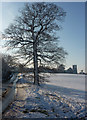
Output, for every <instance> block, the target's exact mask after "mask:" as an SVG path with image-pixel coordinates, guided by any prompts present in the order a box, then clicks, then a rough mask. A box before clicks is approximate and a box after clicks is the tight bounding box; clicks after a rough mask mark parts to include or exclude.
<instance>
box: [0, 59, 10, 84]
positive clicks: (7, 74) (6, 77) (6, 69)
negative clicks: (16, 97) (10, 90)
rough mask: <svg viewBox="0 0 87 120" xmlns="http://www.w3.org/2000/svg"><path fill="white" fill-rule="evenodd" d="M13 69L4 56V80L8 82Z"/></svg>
mask: <svg viewBox="0 0 87 120" xmlns="http://www.w3.org/2000/svg"><path fill="white" fill-rule="evenodd" d="M11 73H12V72H11V70H10V67H9V66H8V64H7V63H6V61H5V60H4V58H2V82H7V81H8V80H9V79H10V78H11Z"/></svg>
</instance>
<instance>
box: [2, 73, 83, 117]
mask: <svg viewBox="0 0 87 120" xmlns="http://www.w3.org/2000/svg"><path fill="white" fill-rule="evenodd" d="M83 78H84V77H80V76H76V75H75V76H73V77H72V75H71V77H70V75H69V77H68V75H66V77H65V81H66V82H64V75H63V76H62V75H56V74H55V75H54V74H52V75H51V76H50V77H49V81H50V82H48V83H47V84H44V85H41V86H35V85H32V84H28V83H26V82H25V81H24V80H23V79H22V85H21V86H20V84H19V88H18V90H17V95H16V99H15V101H14V102H13V103H12V104H11V105H10V107H9V109H8V110H7V111H6V112H5V113H4V114H3V116H4V117H5V118H83V117H84V116H85V91H84V79H83ZM61 80H62V81H61ZM69 80H70V81H69ZM79 80H80V82H79ZM75 81H76V83H77V84H78V85H79V86H80V87H82V88H80V87H78V86H77V85H76V86H75V83H74V82H75ZM20 82H21V80H20ZM23 82H24V84H23ZM63 83H64V84H63ZM65 83H67V84H65ZM82 83H83V84H82ZM72 84H73V85H72ZM70 85H71V86H70Z"/></svg>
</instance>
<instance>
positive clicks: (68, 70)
mask: <svg viewBox="0 0 87 120" xmlns="http://www.w3.org/2000/svg"><path fill="white" fill-rule="evenodd" d="M66 73H71V74H77V65H73V66H72V68H71V67H70V68H68V69H67V70H66Z"/></svg>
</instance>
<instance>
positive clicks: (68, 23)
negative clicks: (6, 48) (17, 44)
mask: <svg viewBox="0 0 87 120" xmlns="http://www.w3.org/2000/svg"><path fill="white" fill-rule="evenodd" d="M56 4H57V5H58V6H60V7H62V8H63V9H64V11H65V12H66V17H65V20H64V22H62V23H60V25H61V26H62V28H63V29H61V30H60V31H58V36H59V37H60V39H59V41H60V42H59V44H60V46H62V47H64V48H65V50H66V51H67V52H68V54H69V55H68V56H67V58H66V62H65V65H66V68H68V67H71V66H72V65H73V64H76V65H78V70H79V71H80V70H82V69H83V70H85V3H84V2H56ZM23 6H24V3H22V2H20V3H17V2H15V3H11V2H7V3H6V2H3V3H2V28H0V31H4V29H5V28H6V27H8V25H9V24H10V23H12V22H13V19H14V18H15V16H17V15H18V10H19V8H22V7H23Z"/></svg>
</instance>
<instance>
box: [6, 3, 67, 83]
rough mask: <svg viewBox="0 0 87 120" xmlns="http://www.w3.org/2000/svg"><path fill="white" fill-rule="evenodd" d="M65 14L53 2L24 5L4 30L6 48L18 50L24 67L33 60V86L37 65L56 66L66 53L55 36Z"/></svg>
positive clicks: (37, 80)
mask: <svg viewBox="0 0 87 120" xmlns="http://www.w3.org/2000/svg"><path fill="white" fill-rule="evenodd" d="M65 15H66V13H65V12H64V10H63V9H62V8H60V7H58V6H57V5H56V4H53V3H32V4H25V7H24V8H23V9H22V10H21V11H20V14H19V16H18V17H17V18H16V19H15V21H14V23H12V24H11V25H10V26H9V27H8V28H7V29H6V30H5V34H6V36H7V38H8V41H7V43H6V45H8V46H9V47H11V48H12V49H13V48H14V49H16V48H17V51H16V52H17V53H18V54H19V55H21V57H24V58H25V59H26V64H28V63H29V62H31V61H33V65H34V83H35V84H39V74H38V66H39V64H40V65H41V64H49V65H52V66H53V65H55V64H59V63H60V62H61V61H62V60H64V58H65V55H66V54H67V53H66V52H65V50H64V49H63V48H62V47H59V46H58V37H57V35H56V31H58V30H60V26H59V25H58V22H59V21H62V20H63V19H64V17H65ZM26 64H25V65H26Z"/></svg>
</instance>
